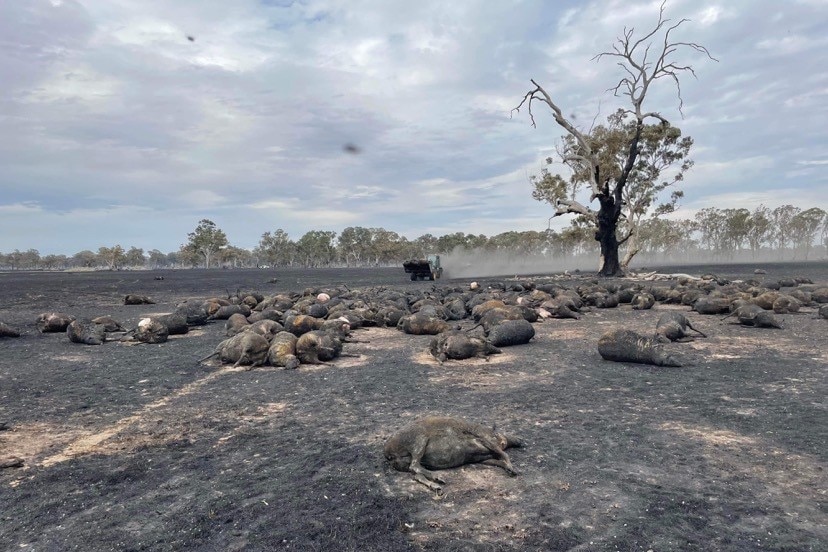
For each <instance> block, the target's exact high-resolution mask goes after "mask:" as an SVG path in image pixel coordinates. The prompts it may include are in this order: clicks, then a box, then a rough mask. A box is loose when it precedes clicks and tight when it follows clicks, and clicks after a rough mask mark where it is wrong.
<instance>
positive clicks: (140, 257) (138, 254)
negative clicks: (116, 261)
mask: <svg viewBox="0 0 828 552" xmlns="http://www.w3.org/2000/svg"><path fill="white" fill-rule="evenodd" d="M146 263H147V258H146V257H145V256H144V250H143V249H141V248H139V247H135V246H132V247H130V248H129V251H127V252H126V255H125V259H124V264H125V265H127V266H136V267H138V266H144V265H145V264H146Z"/></svg>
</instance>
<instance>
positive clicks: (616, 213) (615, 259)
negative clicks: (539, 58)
mask: <svg viewBox="0 0 828 552" xmlns="http://www.w3.org/2000/svg"><path fill="white" fill-rule="evenodd" d="M665 3H666V1H665V2H664V3H662V4H661V8H660V9H659V15H658V23H657V24H656V26H655V28H653V29H652V30H651V31H650V32H648V33H647V34H645V35H644V36H643V37H641V38H639V39H635V38H634V34H635V29H634V28H629V29H628V28H626V27H625V28H624V32H623V35H622V36H620V37H618V39H617V40H616V43H615V44H614V45H613V47H612V51H607V52H601V53H600V54H598V55H596V56H595V57H593V58H592V59H593V60H594V61H597V60H600V59H602V58H604V57H613V58H617V59H618V61H617V64H618V66H619V67H621V68H622V69H623V70H624V72H625V73H626V75H625V76H624V77H622V78H621V80H619V81H618V83H617V84H616V85H615V86H614V87H612V88H610V89H609V91H612V92H613V95H615V96H616V97H618V96H627V97H628V98H629V101H630V104H631V107H630V108H627V109H624V110H623V111H624V113H625V114H626V115H627V116H630V117H633V118H634V119H633V120H634V122H635V130H634V132H633V133H632V135H631V137H630V139H629V147H628V148H626V151H627V156H626V161H625V162H624V164H623V166H622V168H621V170H620V171H619V172H618V175H617V176H615V177H611V176H604V175H602V174H601V170H600V165H599V159H598V155H597V153H596V152H595V151H593V148H592V146H591V144H590V142H591V141H590V139H589V135H588V133H587V134H585V133H584V132H582V131H581V130H579V129H578V128H576V127H575V125H573V124H572V123H571V122H570V121H569V120H568V119H567V118H566V117H564V115H563V113H562V111H561V108H560V107H558V105H557V104H556V103H555V101H554V100H553V99H552V97H551V96H550V95H549V93H547V92H546V90H545V89H544V88H543V87H542V86H541V85H540V84H538V83H537V82H536V81H535V80H534V79H531V82H532V85H534V88H533V89H532V90H530V91H528V92H527V93H526V94H525V95H524V96H523V100H521V102H520V103H519V104H518V105H517V107H515V108H514V109H513V110H512V111H513V113H514V112H515V111H520V108H521V107H523V106H524V105H525V106H526V107H527V110H528V112H529V117H530V119H531V121H532V126H533V127H537V125H536V123H535V117H534V114H533V112H532V104H533V102H536V101H537V102H541V103H543V104H546V105H547V106H548V107H549V108H550V109H551V110H552V115H553V117H554V118H555V122H556V123H558V125H559V126H561V127H562V128H563V129H564V130H565V131H566V132H567V133H568V134H569V135H570V136H571V137H572V138H574V141H575V143H576V144H577V146H576V147H575V148H566V149H564V150H563V151H562V152H561V158H562V161H563V162H564V164H566V165H567V166H569V167H570V168H571V169H572V170H573V172H574V173H576V174H577V173H580V174H582V175H585V178H584V181H583V182H585V183H586V184H587V185H588V186H589V189H590V191H591V195H590V199H589V203H592V202H593V201H595V200H596V199H597V200H598V203H599V208H598V210H597V211H596V210H594V209H591V208H590V207H588V206H586V205H583V204H582V203H580V202H578V201H576V200H575V198H574V193H573V195H572V197H568V198H567V197H560V198H558V199H556V201H555V214H554V215H553V216H560V215H564V214H570V213H571V214H578V215H582V216H583V217H584V218H586V219H587V220H588V221H589V222H590V223H591V224H593V225H594V226H595V239H596V240H597V241H598V242H599V243H600V248H601V259H600V264H599V269H598V274H599V275H601V276H615V275H617V274H620V273H621V272H622V269H621V263H620V261H619V256H618V247H619V245H621V244H622V243H623V241H626V240H627V239H629V237H630V235H629V234H628V235H627V236H625V237H624V238H623V240H619V239H618V237H617V236H616V229H617V227H618V221H619V218H620V217H621V213H622V207H623V201H624V199H623V198H624V187H625V186H626V185H627V180H628V178H629V176H630V172H631V171H632V170H633V167H634V166H635V163H636V160H637V158H638V155H639V152H640V148H639V140H640V139H641V132H642V129H643V128H644V124H645V121H646V120H648V119H657V120H659V121H661V123H662V124H665V125H669V124H670V123H669V121H668V120H667V119H665V118H664V117H663V116H661V114H659V113H657V112H655V111H644V107H643V106H644V100H645V98H646V96H647V92H648V91H649V90H650V86H651V85H652V84H653V83H654V82H655V81H657V80H658V79H662V78H668V79H672V80H673V82H674V84H675V86H676V92H677V96H678V100H679V112H680V113H681V112H682V111H681V110H682V107H683V100H682V97H681V83H680V82H679V75H680V74H682V73H684V72H689V73H690V74H692V75H693V76H694V77H695V76H696V73H695V71H694V70H693V68H692V67H691V66H690V65H679V64H677V63H676V62H674V61H672V60H671V58H672V57H673V56H674V54H675V53H676V52H678V51H679V50H684V49H690V50H693V51H695V52H699V53H702V54H704V55H706V56H707V57H708V58H710V59H711V60H713V61H717V60H716V59H715V58H713V56H711V55H710V52H708V50H707V48H705V47H704V46H701V45H699V44H696V43H694V42H681V41H673V40H672V39H671V34H672V33H673V31H674V30H676V29H677V28H678V27H680V26H681V25H682V24H684V23H685V22H687V21H689V19H681V20H680V21H678V22H677V23H675V24H672V25H668V23H670V20H669V19H665V18H664V5H665ZM662 34H663V38H662V42H661V44H659V45H658V46H657V55H655V56H653V51H652V49H653V46H654V44H655V43H656V39H657V38H658V37H659V36H660V35H662Z"/></svg>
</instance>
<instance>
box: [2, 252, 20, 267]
mask: <svg viewBox="0 0 828 552" xmlns="http://www.w3.org/2000/svg"><path fill="white" fill-rule="evenodd" d="M22 262H23V253H21V251H20V250H19V249H15V250H14V251H12V252H11V253H8V254H7V255H6V263H7V264H8V266H9V268H11V269H12V270H17V269H18V268H20V265H21V263H22Z"/></svg>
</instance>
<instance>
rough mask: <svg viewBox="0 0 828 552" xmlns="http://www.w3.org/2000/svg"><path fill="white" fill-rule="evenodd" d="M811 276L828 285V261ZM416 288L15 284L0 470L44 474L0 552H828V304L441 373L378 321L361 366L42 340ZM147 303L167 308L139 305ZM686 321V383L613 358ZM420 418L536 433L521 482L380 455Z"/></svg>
mask: <svg viewBox="0 0 828 552" xmlns="http://www.w3.org/2000/svg"><path fill="white" fill-rule="evenodd" d="M806 268H807V270H810V271H811V272H810V273H805V274H803V275H805V276H809V277H811V278H812V279H814V281H818V280H822V281H825V280H826V279H828V269H827V268H826V266H825V264H824V263H823V264H820V265H808V266H807V267H806ZM719 270H720V272H722V273H728V271H727V270H723V269H722V268H721V267H719ZM779 270H783V271H784V272H785V275H791V276H797V275H800V273H801V271H800V270H798V269H792V268H790V267H788V268H787V269H784V268H781V269H779ZM802 270H805V269H802ZM670 271H675V272H679V271H682V272H683V271H687V269H685V270H680V269H677V268H671V269H670ZM768 272H769V273H770V270H769V271H768ZM159 275H163V276H164V279H163V280H156V279H155V277H156V276H159ZM736 276H741V277H743V278H753V277H754V275H753V273H752V269H750V272H749V271H748V270H747V269H746V268H743V267H738V269H732V270H731V271H730V274H729V277H736ZM764 277H765V278H770V276H769V275H765V276H764ZM272 278H276V280H278V281H277V282H271V279H272ZM405 279H406V277H405V274H403V273H402V270H401V269H395V270H379V271H376V270H373V271H369V270H364V271H333V270H331V271H308V272H302V271H281V272H276V271H268V272H265V271H179V272H172V271H169V272H160V271H157V272H123V273H79V274H40V273H38V274H0V320H2V321H4V322H6V323H9V324H10V325H12V326H15V327H17V328H18V329H20V330H22V333H23V335H22V337H20V338H6V339H2V340H0V427H3V423H5V424H7V426H6V428H5V429H4V430H2V431H0V460H1V459H2V458H4V457H19V458H21V459H23V460H24V464H23V466H22V467H16V468H5V469H0V505H2V506H0V549H3V550H22V551H25V550H61V551H68V550H152V551H162V550H163V551H167V550H170V551H172V550H216V551H228V550H301V551H306V550H354V551H356V550H359V551H371V550H394V551H400V550H440V551H443V550H553V551H557V550H579V551H604V550H625V551H631V550H642V551H647V550H653V551H656V552H661V551H667V550H699V551H708V550H728V551H737V550H740V551H741V550H743V551H753V550H776V551H783V550H785V551H806V550H812V551H822V550H828V545H826V543H828V495H826V489H828V476H827V475H826V465H827V464H826V460H828V414H827V413H826V408H827V407H828V405H826V396H828V352H827V351H828V332H826V328H828V321H826V320H822V319H816V317H815V314H814V309H803V312H802V313H801V314H795V315H783V316H781V318H782V320H783V323H784V328H783V329H781V330H775V329H757V328H748V327H742V326H739V325H734V324H730V323H728V321H724V322H723V321H722V320H721V317H720V316H702V315H698V314H697V313H694V312H690V311H689V307H682V306H673V305H668V306H663V305H656V307H655V308H654V309H652V310H647V311H634V310H631V308H630V306H629V305H622V306H620V307H618V308H614V309H594V310H592V311H591V312H588V313H587V314H585V315H584V316H583V317H582V318H581V319H580V320H571V319H570V320H547V321H545V322H542V323H537V324H535V329H536V337H535V339H534V340H533V341H532V342H531V343H529V344H527V345H520V346H515V347H507V348H504V349H503V354H500V355H494V356H491V357H489V360H488V361H487V360H483V359H473V360H466V361H448V362H446V363H445V364H443V365H439V364H438V363H437V362H436V360H434V359H433V358H432V357H431V356H430V355H429V354H428V345H429V342H430V339H431V338H430V337H429V336H411V335H405V334H403V333H401V332H398V331H396V330H394V329H388V328H371V329H366V330H359V331H357V332H356V337H357V338H358V339H359V340H360V341H361V342H358V343H346V345H345V352H347V353H350V354H352V355H356V356H349V357H343V358H339V359H337V360H335V361H334V362H332V363H331V364H330V365H320V366H305V365H303V366H300V367H299V368H298V369H296V370H282V369H278V368H273V367H261V368H255V369H253V370H246V369H244V368H241V367H240V368H231V367H228V366H217V365H199V364H198V363H197V359H199V358H201V357H203V356H205V355H207V354H209V353H210V352H211V351H212V350H213V349H214V348H215V346H216V344H217V343H218V342H219V341H220V340H221V339H223V337H224V336H223V331H224V325H223V323H213V324H209V325H207V326H204V327H203V328H201V329H196V330H192V331H191V332H190V333H188V334H187V335H182V336H172V338H171V339H170V340H169V341H168V342H167V343H163V344H157V345H149V344H137V345H133V344H127V343H120V342H108V343H105V344H103V345H100V346H88V345H79V344H75V343H71V342H70V341H69V340H68V339H67V337H66V335H65V334H39V333H38V332H37V331H36V329H35V328H34V321H35V319H36V318H37V316H38V315H39V314H40V313H42V312H48V311H60V312H66V313H68V314H71V315H73V316H76V317H78V318H92V317H95V316H103V315H107V316H112V317H113V318H115V319H116V320H118V321H120V322H121V323H122V324H123V325H125V326H127V327H135V325H136V324H137V322H138V320H139V319H140V318H141V317H142V316H145V315H147V314H153V313H163V312H171V311H172V309H173V308H174V305H175V303H177V302H178V301H181V300H184V299H188V298H191V299H206V298H208V297H212V296H216V295H218V296H222V295H226V293H227V290H229V291H230V292H233V291H235V290H236V289H238V288H242V289H245V290H250V291H259V292H261V293H263V294H265V295H269V294H275V293H278V292H282V291H290V290H297V291H301V290H302V289H303V288H305V287H314V286H317V287H324V286H326V285H337V284H341V283H348V284H349V285H351V286H353V287H359V286H373V285H394V286H396V287H399V288H401V289H404V288H406V287H409V286H419V287H420V288H422V289H428V288H430V287H431V286H432V285H434V283H431V282H428V283H417V282H411V283H408V282H406V281H405ZM481 282H482V283H484V284H485V281H481ZM467 283H468V281H453V282H452V281H445V282H437V283H436V284H437V285H453V286H454V285H456V286H465V285H466V284H467ZM128 293H136V294H141V295H147V296H149V297H150V298H151V299H153V300H154V301H156V304H152V305H135V306H127V305H124V304H123V297H124V296H125V295H126V294H128ZM669 309H676V310H680V311H681V312H683V313H684V314H686V315H687V316H688V318H690V319H691V321H692V322H693V325H694V326H696V327H698V328H699V329H700V330H701V331H703V332H704V333H705V334H707V335H708V336H709V337H708V338H706V339H705V338H700V339H697V340H695V341H693V342H691V343H673V344H669V345H666V347H669V349H670V350H671V351H672V352H674V353H675V354H676V355H677V356H679V357H680V358H682V359H683V360H684V361H685V365H684V367H682V368H659V367H653V366H644V365H635V364H625V363H613V362H607V361H604V360H602V359H601V357H600V356H599V355H598V352H597V349H596V344H597V340H598V338H599V337H600V335H601V334H602V333H603V332H604V331H606V330H607V329H611V328H615V327H626V328H630V329H633V330H636V331H641V332H653V331H654V329H655V324H656V321H657V320H658V317H659V316H660V315H661V314H663V312H665V311H666V310H669ZM425 415H449V416H458V417H463V418H466V419H469V420H471V421H475V422H478V423H483V424H487V425H491V424H494V423H496V424H497V428H498V430H502V431H503V432H506V433H509V434H514V435H516V436H518V437H520V438H521V439H522V440H523V441H524V447H523V448H519V449H511V450H510V451H509V455H510V457H511V459H512V463H513V464H514V466H515V468H516V469H517V470H518V471H520V472H521V474H520V475H519V476H518V477H508V476H506V475H505V474H504V472H503V470H500V469H498V468H494V467H490V466H483V465H473V466H465V467H462V468H459V469H453V470H447V471H443V472H441V473H440V475H441V476H442V477H443V478H444V479H445V480H446V485H445V488H444V492H443V494H440V495H437V494H435V493H433V492H431V491H429V490H427V489H426V488H425V487H423V486H422V485H419V484H418V483H416V482H415V481H413V479H412V478H411V476H410V474H406V473H400V472H396V471H394V470H393V469H392V468H391V467H390V465H388V464H387V462H386V461H385V459H384V458H383V454H382V447H383V444H384V443H385V441H386V440H387V439H388V437H390V436H391V435H392V434H393V433H394V432H396V431H397V430H398V429H400V428H401V427H403V426H405V425H407V424H408V423H410V422H411V421H413V420H415V419H417V418H420V417H422V416H425Z"/></svg>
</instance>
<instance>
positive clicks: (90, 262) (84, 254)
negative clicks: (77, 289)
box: [72, 249, 98, 268]
mask: <svg viewBox="0 0 828 552" xmlns="http://www.w3.org/2000/svg"><path fill="white" fill-rule="evenodd" d="M72 264H74V265H75V266H78V267H81V268H92V267H94V266H97V265H98V256H97V255H96V254H95V253H93V252H92V251H89V250H88V249H84V250H83V251H78V252H77V253H75V254H74V255H72Z"/></svg>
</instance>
